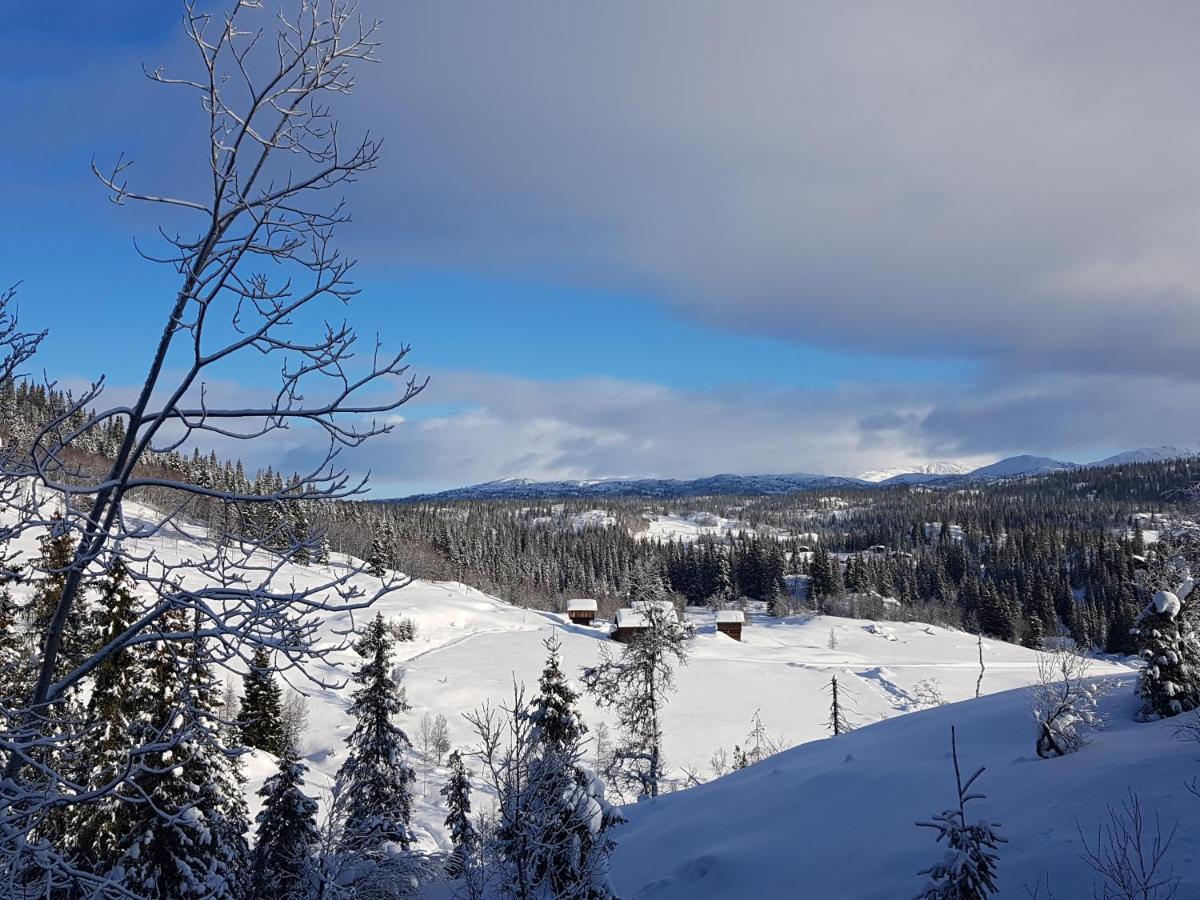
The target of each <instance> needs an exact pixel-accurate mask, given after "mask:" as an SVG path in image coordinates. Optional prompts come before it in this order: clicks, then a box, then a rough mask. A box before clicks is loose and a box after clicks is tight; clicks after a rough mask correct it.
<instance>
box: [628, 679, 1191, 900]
mask: <svg viewBox="0 0 1200 900" xmlns="http://www.w3.org/2000/svg"><path fill="white" fill-rule="evenodd" d="M1134 679H1135V676H1133V675H1131V674H1126V675H1123V676H1119V677H1117V678H1113V679H1110V680H1109V681H1108V682H1107V684H1106V691H1107V694H1106V696H1104V697H1103V698H1102V699H1101V702H1100V709H1101V712H1102V713H1103V714H1104V716H1105V718H1106V720H1107V725H1106V727H1105V728H1104V729H1103V730H1102V731H1100V732H1098V733H1097V734H1096V735H1095V736H1094V738H1093V740H1092V741H1091V743H1090V744H1088V745H1087V746H1085V747H1084V748H1083V749H1082V750H1081V751H1080V752H1079V753H1076V754H1074V755H1071V756H1067V757H1064V758H1062V759H1056V760H1041V759H1038V758H1037V756H1036V755H1035V754H1034V751H1033V732H1032V728H1031V722H1030V718H1029V698H1028V692H1026V691H1020V690H1017V691H1008V692H1005V693H1001V694H998V695H995V696H988V697H983V698H982V699H980V700H971V701H969V702H965V703H956V704H952V705H949V706H944V707H941V708H938V709H932V710H928V711H925V712H919V713H915V714H913V715H908V716H903V717H899V718H896V719H893V720H891V721H888V722H883V723H880V724H878V725H874V726H872V727H870V728H864V729H861V730H859V731H855V732H852V733H850V734H847V735H842V736H841V737H837V738H832V739H827V740H822V741H817V742H813V743H808V744H805V745H804V746H801V747H796V748H794V749H792V750H788V751H786V752H784V753H782V754H779V755H777V756H773V757H771V758H769V759H767V760H765V761H764V762H762V763H759V764H758V765H755V766H751V767H750V768H748V769H745V770H743V771H741V772H735V773H733V774H731V775H728V776H726V777H725V778H722V779H720V780H718V781H715V782H712V783H710V784H706V785H701V786H700V787H697V788H693V789H691V790H688V791H684V792H681V793H677V794H673V795H670V796H665V797H660V798H659V799H657V800H654V801H650V802H646V803H640V804H637V805H635V806H632V807H627V808H626V810H625V813H626V815H627V817H628V818H629V824H628V825H626V826H624V827H623V828H622V829H621V831H620V832H619V833H618V835H617V837H618V840H619V844H618V846H617V850H616V854H615V857H614V859H613V866H612V871H613V876H614V880H615V883H616V886H617V888H618V890H619V891H620V893H621V896H622V897H627V898H639V900H641V898H645V900H716V898H727V897H754V898H760V900H785V898H839V900H868V898H870V900H894V898H897V897H911V896H914V895H915V894H916V893H917V891H918V890H919V889H920V888H921V886H922V885H923V883H924V879H923V878H921V877H918V876H917V875H916V874H915V873H916V872H917V871H919V870H921V869H924V868H926V867H928V866H930V865H932V864H933V863H935V862H938V861H940V860H941V858H942V852H943V850H942V846H943V845H940V844H935V843H934V833H933V831H932V830H930V829H927V828H917V827H915V825H914V823H915V822H916V821H917V820H925V821H928V819H929V817H930V816H932V815H934V814H935V813H938V812H940V811H942V810H943V809H947V808H951V807H953V806H954V805H955V795H954V773H953V770H952V763H951V759H950V742H949V736H950V727H951V726H952V725H953V726H954V727H955V728H956V730H957V734H958V749H959V756H960V761H961V763H962V765H963V768H964V769H965V771H964V777H966V776H967V775H968V774H969V773H970V772H972V771H974V770H975V769H976V768H977V767H979V766H986V767H987V771H986V772H985V773H984V774H983V775H982V776H981V778H980V780H979V781H978V782H977V785H976V787H977V788H978V790H979V791H981V792H982V793H984V794H986V799H984V800H981V801H977V802H972V803H970V804H968V806H967V818H968V821H975V820H977V819H988V820H991V821H993V822H997V823H999V824H1000V829H999V833H1000V834H1001V836H1002V837H1004V838H1006V839H1007V841H1008V842H1007V843H1006V844H1003V845H1001V847H1000V863H999V879H998V880H999V887H1000V892H999V895H998V896H999V897H1001V898H1014V900H1016V898H1028V897H1041V898H1047V897H1054V898H1057V900H1082V898H1090V897H1093V896H1107V895H1103V894H1099V893H1097V894H1093V887H1094V882H1095V881H1096V877H1095V875H1094V873H1093V872H1092V870H1091V869H1090V868H1089V867H1088V866H1087V864H1086V863H1085V862H1084V861H1083V860H1082V859H1081V858H1080V854H1081V853H1082V852H1083V850H1084V848H1083V843H1082V840H1081V837H1080V829H1082V833H1083V836H1084V838H1086V840H1087V842H1088V844H1089V845H1090V846H1091V847H1093V848H1094V847H1095V846H1096V835H1097V829H1098V828H1099V827H1100V825H1101V823H1102V822H1104V821H1106V820H1107V817H1108V812H1107V808H1108V807H1109V806H1111V807H1114V808H1117V809H1119V808H1120V806H1121V804H1122V803H1123V802H1125V801H1127V800H1128V797H1129V795H1128V791H1129V790H1133V791H1134V792H1136V794H1137V795H1138V796H1139V797H1140V801H1141V804H1142V811H1143V816H1144V818H1145V821H1146V831H1147V834H1146V838H1147V842H1149V841H1150V840H1151V839H1152V838H1153V836H1154V828H1155V825H1154V822H1155V816H1156V815H1157V816H1158V819H1159V821H1160V822H1161V826H1162V829H1163V832H1164V835H1165V834H1166V833H1168V832H1170V830H1171V829H1172V828H1173V827H1174V826H1175V825H1176V823H1178V825H1179V828H1178V831H1177V832H1176V833H1175V837H1174V840H1173V842H1172V844H1171V846H1170V848H1169V850H1168V852H1167V854H1166V857H1165V861H1164V863H1165V865H1164V871H1163V873H1162V874H1166V872H1165V869H1170V870H1172V871H1173V873H1174V875H1175V876H1178V877H1180V878H1182V883H1181V884H1180V886H1179V892H1178V894H1177V897H1179V898H1184V897H1189V898H1191V897H1200V828H1198V827H1197V826H1200V798H1197V797H1196V796H1193V795H1192V794H1191V793H1189V792H1188V790H1187V789H1186V787H1185V783H1186V782H1187V781H1188V780H1189V779H1191V778H1193V777H1195V776H1196V775H1197V774H1200V747H1198V746H1197V745H1196V744H1195V743H1193V742H1185V741H1181V740H1178V739H1176V734H1175V726H1174V724H1173V723H1171V722H1169V721H1168V722H1154V723H1146V724H1141V723H1136V722H1134V721H1133V713H1134V707H1135V704H1134V700H1133V697H1132V690H1133V682H1134ZM1039 882H1041V884H1040V892H1039V893H1034V891H1037V890H1038V889H1039ZM1112 896H1116V895H1112ZM1139 896H1140V895H1139ZM1146 896H1162V897H1165V896H1167V895H1166V894H1165V893H1163V894H1161V895H1153V894H1148V895H1146Z"/></svg>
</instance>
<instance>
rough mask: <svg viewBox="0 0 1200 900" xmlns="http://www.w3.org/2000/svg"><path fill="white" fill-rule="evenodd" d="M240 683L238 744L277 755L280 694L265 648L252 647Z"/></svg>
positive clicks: (280, 728)
mask: <svg viewBox="0 0 1200 900" xmlns="http://www.w3.org/2000/svg"><path fill="white" fill-rule="evenodd" d="M242 685H243V688H242V690H243V693H242V701H241V712H240V714H239V717H240V722H241V730H242V743H244V744H245V745H246V746H247V747H254V748H256V749H258V750H265V751H266V752H267V753H273V754H275V755H276V756H279V755H280V754H282V752H283V749H284V748H283V721H282V700H281V697H282V694H281V692H280V689H279V685H278V684H277V683H276V682H275V675H274V671H273V669H272V667H271V658H270V656H269V655H268V653H267V650H266V648H265V647H259V648H257V649H255V651H254V657H253V659H252V660H251V663H250V671H249V672H247V673H246V677H245V678H243V679H242Z"/></svg>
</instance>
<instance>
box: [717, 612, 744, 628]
mask: <svg viewBox="0 0 1200 900" xmlns="http://www.w3.org/2000/svg"><path fill="white" fill-rule="evenodd" d="M717 621H718V622H721V623H724V622H737V623H739V624H740V623H742V622H745V621H746V614H745V613H744V612H742V611H741V610H740V609H719V610H717Z"/></svg>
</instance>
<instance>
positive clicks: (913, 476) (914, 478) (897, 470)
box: [854, 462, 971, 484]
mask: <svg viewBox="0 0 1200 900" xmlns="http://www.w3.org/2000/svg"><path fill="white" fill-rule="evenodd" d="M970 471H971V467H970V466H965V465H963V464H961V463H955V462H931V463H924V464H921V465H915V466H914V465H909V466H892V467H890V468H887V469H871V470H869V471H867V472H859V473H858V474H857V475H856V476H854V477H855V478H857V479H858V480H859V481H869V482H870V483H872V484H882V483H883V482H888V483H891V484H896V483H903V482H919V481H920V480H921V479H923V478H937V477H940V476H942V475H966V474H968V473H969V472H970Z"/></svg>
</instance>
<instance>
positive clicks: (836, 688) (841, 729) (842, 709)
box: [828, 675, 854, 737]
mask: <svg viewBox="0 0 1200 900" xmlns="http://www.w3.org/2000/svg"><path fill="white" fill-rule="evenodd" d="M849 700H850V691H849V690H847V688H846V687H845V686H844V685H839V684H838V680H837V676H836V675H833V676H831V677H830V679H829V722H828V728H829V733H830V734H832V735H833V736H834V737H837V736H838V735H839V734H845V733H846V732H848V731H853V730H854V723H853V722H852V721H851V720H850V715H849V713H848V712H847V709H848V707H849V706H850V703H849Z"/></svg>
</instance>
